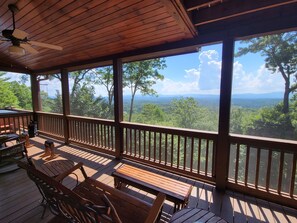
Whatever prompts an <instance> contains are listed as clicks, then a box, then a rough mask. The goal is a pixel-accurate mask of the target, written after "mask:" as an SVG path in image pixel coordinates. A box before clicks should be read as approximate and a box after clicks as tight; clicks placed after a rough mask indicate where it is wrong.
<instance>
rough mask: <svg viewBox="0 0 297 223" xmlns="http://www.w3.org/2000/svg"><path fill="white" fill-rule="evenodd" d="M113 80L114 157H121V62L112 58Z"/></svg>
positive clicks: (122, 143)
mask: <svg viewBox="0 0 297 223" xmlns="http://www.w3.org/2000/svg"><path fill="white" fill-rule="evenodd" d="M113 82H114V121H115V150H116V158H117V159H121V158H122V154H123V146H124V140H123V137H124V136H123V134H124V133H123V128H122V127H121V122H122V121H123V64H122V60H121V59H114V60H113Z"/></svg>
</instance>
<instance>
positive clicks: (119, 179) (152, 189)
mask: <svg viewBox="0 0 297 223" xmlns="http://www.w3.org/2000/svg"><path fill="white" fill-rule="evenodd" d="M112 175H113V176H114V178H115V187H116V188H118V189H121V187H122V184H123V183H124V184H127V185H131V186H134V187H137V188H139V189H142V190H144V191H147V192H149V193H152V194H158V193H159V192H161V193H164V194H165V195H166V199H167V200H169V201H172V202H173V203H174V211H176V210H179V209H181V208H184V207H185V206H186V205H187V204H188V201H189V197H190V194H191V191H192V188H193V186H192V185H190V184H187V183H184V182H180V181H178V180H175V179H171V178H169V177H165V176H162V175H160V174H157V173H152V172H150V171H147V170H144V169H140V168H137V167H134V166H130V165H127V164H124V165H122V166H121V167H119V168H118V169H116V170H115V171H114V172H113V173H112Z"/></svg>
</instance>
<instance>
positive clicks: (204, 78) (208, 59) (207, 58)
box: [8, 42, 284, 97]
mask: <svg viewBox="0 0 297 223" xmlns="http://www.w3.org/2000/svg"><path fill="white" fill-rule="evenodd" d="M239 46H240V43H239V42H236V44H235V51H236V49H237V48H238V47H239ZM221 55H222V45H221V44H216V45H210V46H205V47H202V48H201V49H200V51H199V52H195V53H191V54H186V55H179V56H171V57H166V65H167V68H165V69H164V70H160V71H159V72H160V73H161V74H163V75H164V80H162V81H160V80H159V81H157V83H156V84H155V85H154V86H153V88H154V89H155V90H156V91H157V92H158V95H180V96H182V95H188V94H214V95H218V94H219V89H220V79H221V75H220V72H221V60H222V56H221ZM8 76H9V77H11V80H15V79H17V77H18V76H19V75H17V74H14V73H9V74H8ZM70 85H71V83H70ZM70 87H71V86H70ZM41 90H44V91H45V92H47V93H48V94H49V96H52V97H54V96H55V94H56V90H59V91H61V85H60V83H59V82H58V81H57V80H56V81H50V82H49V81H43V82H42V85H41ZM283 91H284V80H283V78H282V77H281V75H280V74H277V73H274V74H272V73H271V72H270V71H268V70H267V69H266V68H265V63H264V58H263V57H261V56H260V55H259V54H247V55H244V56H241V57H237V58H234V66H233V83H232V93H233V94H247V93H248V94H263V93H272V92H283ZM99 94H100V95H102V96H106V95H107V94H106V91H105V90H104V88H103V87H96V95H97V96H98V95H99ZM129 94H131V93H130V90H129V89H124V95H129Z"/></svg>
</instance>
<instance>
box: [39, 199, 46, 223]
mask: <svg viewBox="0 0 297 223" xmlns="http://www.w3.org/2000/svg"><path fill="white" fill-rule="evenodd" d="M40 205H41V206H42V207H43V211H42V215H41V219H43V217H44V214H45V211H46V208H47V203H46V201H45V200H44V199H43V200H42V201H41V203H40Z"/></svg>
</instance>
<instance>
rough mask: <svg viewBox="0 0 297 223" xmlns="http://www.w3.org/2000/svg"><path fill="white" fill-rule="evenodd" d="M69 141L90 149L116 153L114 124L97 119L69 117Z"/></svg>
mask: <svg viewBox="0 0 297 223" xmlns="http://www.w3.org/2000/svg"><path fill="white" fill-rule="evenodd" d="M67 119H68V122H69V140H70V141H72V142H75V143H78V144H81V145H83V146H88V147H89V148H92V149H95V150H99V151H103V152H107V153H109V154H113V155H114V153H115V137H114V135H115V133H114V131H115V128H114V122H113V121H109V120H102V119H97V118H86V117H79V116H67Z"/></svg>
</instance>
